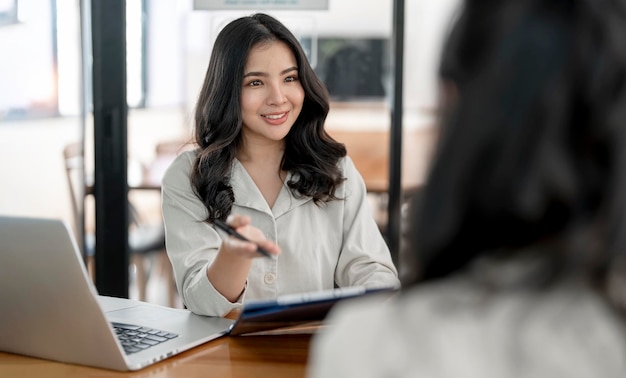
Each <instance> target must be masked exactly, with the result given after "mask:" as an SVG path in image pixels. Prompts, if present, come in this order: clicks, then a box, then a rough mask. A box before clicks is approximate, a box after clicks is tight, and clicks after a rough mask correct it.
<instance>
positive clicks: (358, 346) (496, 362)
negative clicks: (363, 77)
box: [310, 0, 626, 378]
mask: <svg viewBox="0 0 626 378" xmlns="http://www.w3.org/2000/svg"><path fill="white" fill-rule="evenodd" d="M625 46H626V2H624V1H623V0H603V1H598V0H568V1H544V0H526V1H519V0H498V1H474V0H467V1H465V3H464V7H463V8H462V10H461V13H460V16H459V17H458V18H457V21H456V23H455V26H454V28H453V30H452V32H451V34H450V35H449V37H448V40H447V43H446V46H445V49H444V53H443V54H442V61H441V71H440V74H441V77H442V79H444V81H447V82H448V83H452V86H454V87H455V88H456V90H454V91H450V92H452V93H456V95H455V96H454V98H452V99H451V100H450V101H446V102H445V104H446V105H445V106H446V109H445V111H444V116H443V117H442V121H441V122H442V123H441V125H442V127H441V131H440V136H439V140H438V144H437V150H436V153H435V156H434V160H433V164H432V166H431V170H430V172H429V177H428V180H427V184H426V186H425V187H424V188H423V193H422V197H421V199H420V202H419V203H418V204H416V205H415V207H414V212H413V215H412V217H413V222H412V223H413V224H412V225H411V228H412V229H413V230H414V235H415V237H414V239H413V243H412V244H413V249H414V250H415V252H416V253H417V256H418V261H419V270H420V274H419V277H418V279H417V280H416V282H414V283H413V284H407V285H405V286H404V288H403V290H402V292H401V294H400V295H398V296H396V297H395V298H393V299H392V300H391V301H390V302H386V304H385V306H380V305H379V304H378V303H371V302H369V301H362V302H356V303H353V304H347V305H342V304H339V305H338V306H337V307H335V308H334V310H333V312H332V313H331V314H330V315H329V318H328V319H327V321H328V323H329V324H330V325H331V326H330V327H328V328H325V329H324V330H323V331H322V332H321V333H320V334H319V335H317V337H316V338H315V339H314V341H313V347H312V352H311V360H310V365H311V372H310V377H312V378H317V377H327V376H331V375H332V376H341V377H351V376H354V377H361V378H362V377H383V376H384V377H388V376H393V377H454V378H463V377H481V378H489V377H494V378H495V377H568V378H572V377H622V376H624V374H625V372H626V333H625V331H626V329H625V326H626V319H625V318H624V315H625V312H624V310H625V309H626V302H625V301H624V298H625V295H624V293H625V289H626V287H625V286H624V283H625V280H624V279H625V277H626V276H625V273H626V272H625V268H626V265H625V261H624V257H625V256H626V255H625V253H626V223H625V221H626V191H625V188H626V47H625Z"/></svg>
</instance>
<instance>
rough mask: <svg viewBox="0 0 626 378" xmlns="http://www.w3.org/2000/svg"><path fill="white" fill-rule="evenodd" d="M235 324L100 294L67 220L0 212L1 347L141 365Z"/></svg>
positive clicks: (119, 366)
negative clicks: (85, 265) (24, 216)
mask: <svg viewBox="0 0 626 378" xmlns="http://www.w3.org/2000/svg"><path fill="white" fill-rule="evenodd" d="M232 324H233V320H230V319H224V318H218V317H203V316H198V315H195V314H192V313H191V312H190V311H187V310H181V309H174V308H169V307H164V306H158V305H153V304H149V303H146V302H139V301H133V300H130V299H122V298H113V297H105V296H99V295H98V293H97V291H96V289H95V287H94V285H93V284H92V282H91V280H90V279H89V277H88V275H87V271H86V270H85V267H84V265H83V263H82V259H81V257H80V254H79V252H78V248H77V246H76V242H75V241H74V238H73V236H72V234H71V233H70V230H69V229H68V227H67V225H66V224H65V223H64V222H62V221H60V220H54V219H39V218H23V217H7V216H0V351H4V352H10V353H16V354H23V355H28V356H34V357H39V358H44V359H49V360H54V361H61V362H67V363H75V364H80V365H87V366H94V367H101V368H107V369H113V370H138V369H141V368H143V367H146V366H148V365H151V364H154V363H156V362H158V361H160V360H163V359H165V358H168V357H171V356H173V355H175V354H178V353H180V352H182V351H185V350H188V349H190V348H193V347H195V346H198V345H200V344H203V343H205V342H207V341H210V340H213V339H215V338H218V337H220V336H223V335H225V334H227V333H228V331H229V329H230V327H231V326H232Z"/></svg>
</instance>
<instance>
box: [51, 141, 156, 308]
mask: <svg viewBox="0 0 626 378" xmlns="http://www.w3.org/2000/svg"><path fill="white" fill-rule="evenodd" d="M63 157H64V160H65V170H66V175H67V182H68V186H69V192H70V196H71V199H72V210H73V215H74V230H75V234H76V239H77V241H78V244H79V246H81V250H82V252H83V256H84V257H85V259H86V264H87V268H88V270H89V272H90V275H91V276H92V279H93V278H94V274H95V273H94V260H95V259H94V256H95V253H96V251H95V235H94V234H93V233H92V232H89V231H86V230H85V211H84V204H85V197H86V196H87V195H88V194H89V191H88V190H87V189H86V188H87V186H86V185H85V172H84V153H83V146H82V144H80V143H72V144H69V145H67V146H66V147H65V148H64V149H63ZM128 212H129V241H128V243H129V251H130V256H129V258H130V263H131V267H129V268H133V270H134V274H133V275H131V278H132V277H134V278H135V280H136V284H137V289H138V297H139V300H146V288H147V283H148V279H149V277H150V273H151V270H152V265H153V263H152V260H154V258H155V257H156V258H162V256H165V231H164V228H163V222H162V221H161V222H158V223H156V224H154V223H149V222H147V221H146V220H145V219H143V218H142V216H141V214H140V213H139V211H138V210H137V209H136V208H135V206H133V204H132V203H130V202H129V204H128ZM165 258H167V256H165Z"/></svg>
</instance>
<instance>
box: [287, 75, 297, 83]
mask: <svg viewBox="0 0 626 378" xmlns="http://www.w3.org/2000/svg"><path fill="white" fill-rule="evenodd" d="M297 80H298V78H297V77H295V76H287V77H286V78H285V81H286V82H288V83H291V82H293V81H297Z"/></svg>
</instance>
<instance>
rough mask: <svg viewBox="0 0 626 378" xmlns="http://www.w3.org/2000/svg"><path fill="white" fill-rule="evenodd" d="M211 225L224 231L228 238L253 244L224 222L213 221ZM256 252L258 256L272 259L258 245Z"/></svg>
mask: <svg viewBox="0 0 626 378" xmlns="http://www.w3.org/2000/svg"><path fill="white" fill-rule="evenodd" d="M213 224H214V225H216V226H217V228H219V229H220V230H222V231H224V232H225V233H227V234H228V235H230V236H233V237H235V238H237V239H239V240H243V241H247V242H250V243H254V242H253V241H251V240H249V239H248V238H246V237H245V236H243V235H241V234H240V233H238V232H237V231H235V229H234V228H232V227H231V226H229V225H228V224H226V222H224V221H222V220H220V219H215V220H213ZM256 251H257V252H259V253H260V254H262V255H263V256H265V257H270V258H271V257H272V255H271V254H270V253H269V252H268V251H266V250H265V249H263V248H262V247H261V246H259V245H258V244H257V246H256Z"/></svg>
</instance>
